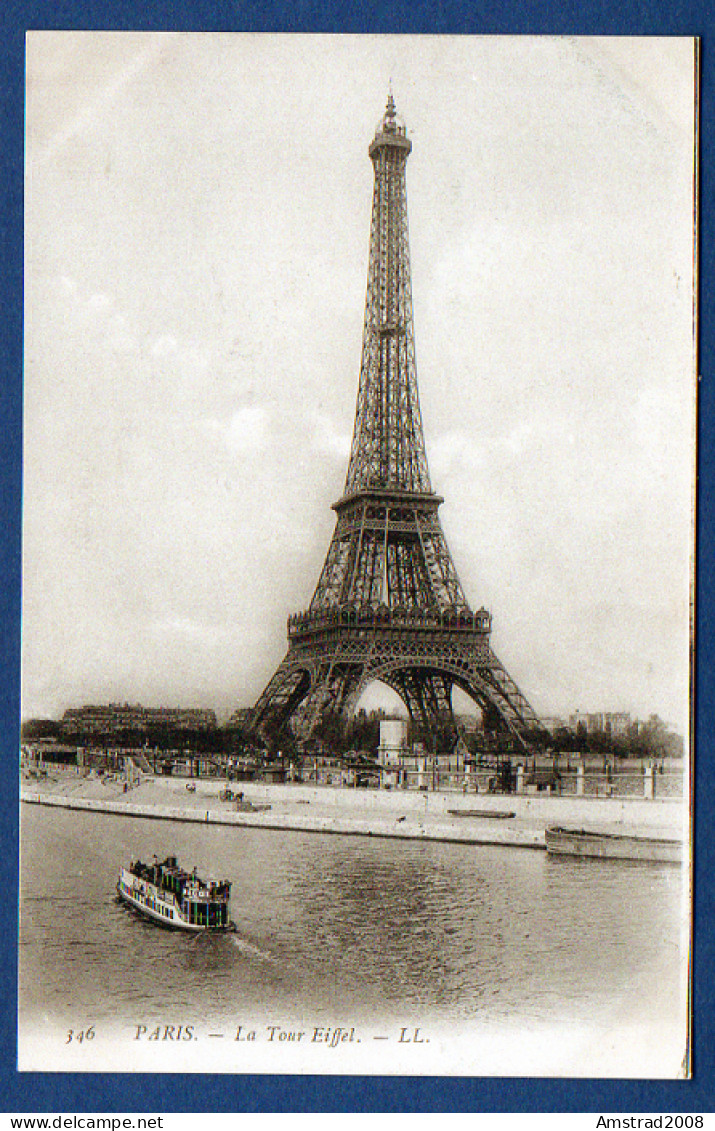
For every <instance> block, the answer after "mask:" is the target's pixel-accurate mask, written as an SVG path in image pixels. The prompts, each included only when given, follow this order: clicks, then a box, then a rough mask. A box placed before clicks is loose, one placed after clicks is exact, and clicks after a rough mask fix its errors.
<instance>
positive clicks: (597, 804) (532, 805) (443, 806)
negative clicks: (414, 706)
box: [155, 778, 686, 831]
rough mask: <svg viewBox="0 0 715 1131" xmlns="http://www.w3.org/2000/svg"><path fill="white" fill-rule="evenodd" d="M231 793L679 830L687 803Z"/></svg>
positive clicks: (326, 789)
mask: <svg viewBox="0 0 715 1131" xmlns="http://www.w3.org/2000/svg"><path fill="white" fill-rule="evenodd" d="M155 783H156V784H157V785H161V786H162V788H164V789H166V792H167V794H173V793H178V794H181V793H184V794H185V791H186V782H185V781H178V780H176V779H171V778H156V779H155ZM193 784H195V787H196V793H197V794H203V795H204V796H206V797H210V796H213V797H216V796H217V794H218V792H219V791H220V789H221V788H223V787H222V786H221V785H219V784H218V783H217V782H215V781H213V782H212V781H208V780H207V781H201V780H196V781H195V783H193ZM230 788H231V789H232V790H233V793H234V795H235V794H236V793H242V794H243V796H244V798H245V799H246V800H250V801H253V802H256V803H258V802H267V803H268V804H272V805H275V804H278V803H285V804H288V805H305V806H306V808H307V807H308V806H310V805H316V806H320V807H321V809H326V808H329V809H334V810H335V811H337V812H341V813H342V814H345V815H347V814H349V813H355V814H358V813H359V814H370V813H372V814H374V815H375V816H381V815H384V816H390V815H401V814H406V815H407V814H409V815H413V816H414V817H416V818H418V817H419V816H421V815H423V814H428V815H429V816H434V817H437V816H444V817H448V816H449V811H450V810H457V809H482V810H487V811H490V812H497V813H504V812H508V813H514V814H515V815H516V816H517V817H522V818H526V819H532V820H535V821H543V822H544V823H545V824H563V823H569V824H573V823H575V822H576V823H578V822H583V823H586V824H596V825H627V826H633V825H636V826H638V827H639V828H643V829H651V828H655V829H657V828H662V827H664V826H665V827H669V828H673V829H676V830H678V831H680V830H681V829H682V826H683V823H684V820H685V818H686V808H685V805H684V803H683V801H682V800H681V799H679V798H656V799H654V800H646V799H644V798H642V797H620V798H619V797H594V796H584V797H576V796H573V795H568V794H567V795H563V794H562V795H558V794H552V795H544V794H538V795H534V794H517V793H510V794H484V793H480V794H462V793H454V792H450V793H439V792H434V793H432V792H425V793H421V792H418V791H414V790H402V789H394V790H385V789H351V788H349V787H344V786H328V785H326V786H315V785H304V784H300V783H294V784H293V783H291V784H286V785H281V784H273V783H271V784H267V783H266V782H238V783H235V782H234V783H232V785H231V787H230Z"/></svg>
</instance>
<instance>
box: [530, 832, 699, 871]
mask: <svg viewBox="0 0 715 1131" xmlns="http://www.w3.org/2000/svg"><path fill="white" fill-rule="evenodd" d="M546 850H547V852H549V853H551V854H552V855H555V856H582V857H587V858H588V859H598V860H646V861H652V862H654V863H659V864H681V863H682V861H683V845H682V843H681V842H680V841H679V840H669V839H666V838H660V837H639V836H625V835H622V834H620V833H598V832H589V831H588V830H587V829H562V828H550V829H547V830H546Z"/></svg>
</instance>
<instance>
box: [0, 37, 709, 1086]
mask: <svg viewBox="0 0 715 1131" xmlns="http://www.w3.org/2000/svg"><path fill="white" fill-rule="evenodd" d="M26 60H27V71H26V79H27V83H26V89H27V103H26V122H27V126H26V130H27V133H26V198H25V232H26V244H25V368H24V483H23V641H22V653H23V655H22V689H23V690H22V699H23V701H22V720H23V721H22V735H21V740H22V741H21V750H20V755H19V761H20V766H19V770H20V774H21V816H20V829H21V836H20V839H21V851H20V857H21V907H20V936H19V970H18V985H19V1015H18V1048H19V1053H18V1067H19V1069H20V1070H21V1071H50V1072H52V1071H58V1072H59V1071H62V1072H73V1073H86V1072H107V1071H123V1072H142V1073H145V1072H157V1073H161V1072H174V1073H177V1072H181V1073H205V1072H212V1073H213V1072H220V1073H247V1072H250V1073H256V1072H257V1073H276V1074H285V1073H288V1074H290V1073H325V1074H331V1075H335V1074H342V1075H350V1074H379V1075H405V1076H415V1075H423V1076H473V1077H476V1076H508V1077H515V1076H519V1077H524V1076H552V1077H555V1076H562V1077H563V1076H567V1077H602V1078H606V1077H610V1078H632V1079H640V1078H656V1079H677V1078H681V1079H682V1078H686V1077H688V1076H689V1074H690V1022H691V1019H690V1016H689V1006H688V1003H689V970H690V965H689V958H690V934H691V907H690V902H691V892H690V884H691V834H690V802H691V784H690V778H691V773H690V767H691V758H692V748H691V734H690V726H691V706H690V686H691V672H690V644H691V589H692V580H693V558H694V547H693V529H694V524H693V497H694V483H695V474H694V462H695V451H694V435H695V388H696V351H695V325H696V314H697V311H696V303H695V285H696V274H697V272H696V268H697V264H696V256H695V246H696V245H695V224H696V208H695V202H696V192H695V186H696V170H697V77H698V43H697V41H695V40H693V39H690V38H629V37H620V38H588V37H574V38H568V37H558V38H557V37H548V36H542V37H510V36H501V37H489V36H485V37H471V36H464V37H457V36H454V37H452V36H414V37H412V36H350V35H341V36H337V35H336V36H332V35H325V36H320V35H278V34H228V33H223V34H208V33H202V34H199V33H165V32H156V33H154V32H142V33H134V32H67V31H64V32H55V31H33V32H30V33H28V35H27V40H26Z"/></svg>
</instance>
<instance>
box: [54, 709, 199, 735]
mask: <svg viewBox="0 0 715 1131" xmlns="http://www.w3.org/2000/svg"><path fill="white" fill-rule="evenodd" d="M61 727H62V731H63V732H64V733H65V734H83V735H93V734H118V733H119V732H121V731H127V730H139V731H147V730H187V731H189V730H193V731H209V730H215V729H216V713H215V711H210V710H205V709H203V708H198V707H143V706H142V705H141V703H134V704H133V703H109V704H107V705H106V706H86V707H69V708H68V709H67V710H66V711H65V713H64V715H63V716H62V721H61Z"/></svg>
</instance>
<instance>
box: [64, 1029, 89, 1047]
mask: <svg viewBox="0 0 715 1131" xmlns="http://www.w3.org/2000/svg"><path fill="white" fill-rule="evenodd" d="M93 1040H94V1025H90V1026H89V1028H88V1029H68V1030H67V1040H66V1041H65V1044H66V1045H71V1044H72V1042H73V1041H74V1043H75V1044H78V1045H81V1044H82V1042H83V1041H93Z"/></svg>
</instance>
